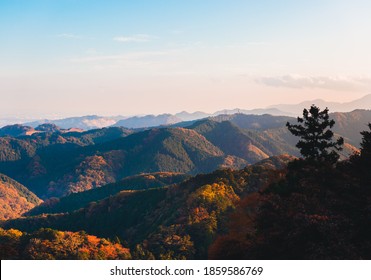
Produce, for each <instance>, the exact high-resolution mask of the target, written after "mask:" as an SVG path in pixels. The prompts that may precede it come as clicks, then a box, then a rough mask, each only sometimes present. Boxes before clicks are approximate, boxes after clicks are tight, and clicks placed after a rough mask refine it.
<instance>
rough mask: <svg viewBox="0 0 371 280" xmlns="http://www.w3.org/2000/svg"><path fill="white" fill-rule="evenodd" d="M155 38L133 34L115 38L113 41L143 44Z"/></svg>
mask: <svg viewBox="0 0 371 280" xmlns="http://www.w3.org/2000/svg"><path fill="white" fill-rule="evenodd" d="M156 38H157V37H156V36H152V35H147V34H135V35H132V36H116V37H114V38H113V40H114V41H117V42H122V43H145V42H149V41H152V40H154V39H156Z"/></svg>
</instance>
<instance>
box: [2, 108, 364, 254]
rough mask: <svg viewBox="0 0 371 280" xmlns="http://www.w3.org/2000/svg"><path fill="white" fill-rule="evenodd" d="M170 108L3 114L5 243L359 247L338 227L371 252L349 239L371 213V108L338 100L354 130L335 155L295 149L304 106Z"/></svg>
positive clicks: (43, 247)
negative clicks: (218, 110) (91, 114)
mask: <svg viewBox="0 0 371 280" xmlns="http://www.w3.org/2000/svg"><path fill="white" fill-rule="evenodd" d="M182 114H183V115H184V116H185V117H186V114H185V113H184V112H183V113H182ZM199 114H200V113H197V115H198V116H200V115H199ZM194 116H195V115H194ZM147 118H149V119H152V120H153V118H152V117H148V116H147ZM162 118H165V119H167V120H171V119H172V116H171V115H162V116H161V117H160V118H157V119H156V118H155V120H156V121H157V122H152V125H155V124H156V126H154V127H148V128H143V127H135V128H134V127H133V128H125V127H122V126H109V127H104V128H100V129H93V130H87V131H82V130H81V129H63V128H61V127H58V126H56V125H55V124H51V123H47V124H39V125H38V126H36V127H31V126H25V125H11V126H6V127H3V128H1V129H0V172H1V173H0V203H1V204H0V205H1V208H0V256H1V257H5V258H13V259H14V258H27V259H28V258H30V259H43V258H51V259H53V258H58V259H66V258H74V259H76V258H79V259H88V258H93V259H97V258H105V259H110V258H111V259H128V258H133V259H206V258H223V256H225V254H227V256H228V258H233V259H236V258H240V257H241V256H244V258H252V259H254V257H253V256H257V257H255V258H269V257H272V256H273V258H277V259H279V258H291V257H292V256H299V255H300V256H302V257H303V258H321V256H327V254H329V255H330V256H337V255H339V254H340V256H344V258H347V257H348V258H350V257H351V258H353V257H352V256H353V255H348V254H347V253H341V252H343V251H342V249H343V247H344V246H343V245H338V244H339V243H338V242H337V240H338V238H340V239H341V238H345V239H344V240H346V244H350V245H349V246H345V248H347V250H349V251H351V252H352V254H354V256H355V257H354V258H358V257H359V256H365V257H367V256H368V253H367V252H366V251H367V250H364V252H363V249H362V248H363V247H364V246H359V245H357V244H358V243H357V242H355V243H353V241H352V240H354V236H355V235H354V234H353V232H355V233H356V234H357V233H358V232H359V230H362V229H363V228H364V226H365V225H366V221H367V220H368V219H369V217H368V216H367V215H364V213H365V211H366V210H365V209H369V205H370V204H369V197H370V195H369V194H368V193H369V183H368V182H369V181H367V180H369V176H368V173H367V171H368V169H369V162H368V161H367V158H366V159H364V158H362V157H361V155H362V156H363V157H364V155H366V156H367V155H368V154H367V153H365V152H364V151H362V150H361V153H359V148H362V149H363V150H364V149H365V147H367V145H366V142H363V145H360V142H361V141H362V139H361V138H362V137H361V136H362V135H361V134H360V132H361V131H365V130H367V129H368V127H367V124H368V123H369V122H370V120H371V110H361V109H358V110H354V111H351V112H346V113H338V112H336V113H331V114H330V118H331V119H334V120H335V122H336V124H335V126H334V127H333V131H334V132H335V137H340V136H342V137H344V139H345V145H344V149H343V150H342V151H341V152H340V155H341V159H342V160H343V161H341V162H340V163H339V164H337V165H336V166H335V165H334V166H332V165H331V166H330V165H323V166H321V163H313V162H309V161H308V162H306V161H303V160H296V159H297V158H298V157H300V154H299V151H298V149H297V148H296V147H295V144H296V143H297V141H298V138H296V137H294V136H293V135H291V133H290V132H289V131H288V129H287V127H286V123H287V122H290V123H295V122H296V118H294V117H290V116H274V115H270V114H263V115H256V114H243V113H241V111H237V113H234V114H220V115H216V116H209V117H206V118H205V117H204V116H202V118H201V119H196V120H193V119H192V118H191V116H188V119H187V120H184V121H179V122H176V123H173V122H172V121H169V122H168V124H167V125H163V124H162V125H161V124H160V125H159V122H158V120H159V119H161V121H164V119H162ZM141 120H143V119H141ZM137 121H139V120H138V119H135V118H132V119H131V120H129V121H128V122H127V124H128V123H130V122H132V123H137ZM147 121H149V120H147ZM160 123H161V122H160ZM367 135H368V134H367V133H363V137H365V136H367ZM363 140H364V139H363ZM351 155H353V156H352V157H351V159H349V156H351ZM354 205H356V207H355V206H354ZM367 213H368V212H367ZM344 228H346V229H348V228H351V229H352V230H351V231H352V232H351V234H348V231H346V230H337V229H344ZM313 232H315V235H314V236H311V235H310V233H313ZM367 232H368V231H367V228H366V231H365V232H362V234H360V236H368V235H367V234H365V233H367ZM338 235H339V236H338ZM267 236H268V237H267ZM308 236H310V237H311V238H308ZM277 237H278V238H277ZM291 238H293V239H294V241H295V242H296V243H295V244H297V245H295V246H294V245H293V246H291V242H290V239H291ZM357 238H361V237H359V236H358V237H357ZM362 238H363V237H362ZM366 239H367V238H366ZM246 240H247V241H246ZM282 240H284V242H281V241H282ZM313 240H314V241H313ZM317 240H321V242H318V241H317ZM333 240H336V241H335V242H333ZM357 240H358V239H357ZM362 240H363V239H362ZM349 242H350V243H349ZM98 244H99V245H98ZM287 244H288V245H287ZM290 246H291V247H290ZM297 246H303V248H304V249H303V250H296V249H297ZM97 248H98V249H99V250H100V251H99V250H98V251H97ZM228 248H232V249H231V250H229V249H228ZM286 248H289V250H285V249H286ZM300 248H301V247H300ZM317 248H319V249H317ZM326 248H327V249H328V250H327V249H326ZM329 248H335V249H334V250H335V253H332V250H330V249H329ZM354 248H357V249H354ZM339 249H341V250H340V251H339ZM290 250H291V251H290ZM355 250H356V251H355ZM298 252H300V254H299V255H298ZM246 256H249V257H246ZM349 256H350V257H349Z"/></svg>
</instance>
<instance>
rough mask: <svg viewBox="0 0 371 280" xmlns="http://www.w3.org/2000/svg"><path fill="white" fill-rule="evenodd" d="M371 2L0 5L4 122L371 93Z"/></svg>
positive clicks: (161, 0) (35, 1)
mask: <svg viewBox="0 0 371 280" xmlns="http://www.w3.org/2000/svg"><path fill="white" fill-rule="evenodd" d="M370 15H371V1H367V0H364V1H360V0H349V1H345V0H344V1H340V0H307V1H304V0H303V1H298V0H291V1H289V0H280V1H278V0H259V1H258V0H254V1H252V0H251V1H250V0H241V1H238V0H186V1H175V0H122V1H118V0H117V1H115V0H100V1H97V0H0V38H1V40H0V96H1V99H0V100H1V102H0V110H1V112H0V114H1V115H4V114H6V115H35V116H42V115H49V116H50V115H52V114H57V115H60V116H71V115H85V114H101V115H116V114H121V115H131V114H143V113H155V114H157V113H164V112H169V113H175V112H179V111H182V110H187V111H196V110H202V111H207V112H214V111H216V110H220V109H228V108H236V107H239V108H244V109H251V108H257V107H266V106H268V105H272V104H276V103H296V102H299V101H303V100H308V99H314V98H322V99H325V100H329V101H348V100H353V99H356V98H358V97H361V96H363V95H366V94H369V93H371V16H370Z"/></svg>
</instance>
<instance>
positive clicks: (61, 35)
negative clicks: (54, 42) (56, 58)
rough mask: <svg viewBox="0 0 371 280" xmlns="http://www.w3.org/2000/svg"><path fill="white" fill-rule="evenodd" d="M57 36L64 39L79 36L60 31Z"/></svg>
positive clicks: (77, 37)
mask: <svg viewBox="0 0 371 280" xmlns="http://www.w3.org/2000/svg"><path fill="white" fill-rule="evenodd" d="M57 37H58V38H64V39H80V38H81V36H78V35H75V34H72V33H62V34H58V35H57Z"/></svg>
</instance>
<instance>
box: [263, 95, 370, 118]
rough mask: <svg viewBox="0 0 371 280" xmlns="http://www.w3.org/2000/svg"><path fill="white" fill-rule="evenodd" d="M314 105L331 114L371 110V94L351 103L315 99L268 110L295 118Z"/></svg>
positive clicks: (276, 106)
mask: <svg viewBox="0 0 371 280" xmlns="http://www.w3.org/2000/svg"><path fill="white" fill-rule="evenodd" d="M312 104H315V105H316V106H318V107H320V108H321V109H324V108H326V107H328V108H329V109H330V112H341V113H346V112H351V111H354V110H357V109H365V110H370V109H371V94H368V95H365V96H363V97H362V98H359V99H356V100H353V101H350V102H344V103H340V102H328V101H325V100H322V99H315V100H310V101H304V102H301V103H298V104H278V105H272V106H269V107H268V108H275V109H278V110H282V111H285V112H288V113H290V114H292V115H294V116H297V115H301V114H302V112H303V108H309V107H310V106H311V105H312Z"/></svg>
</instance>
